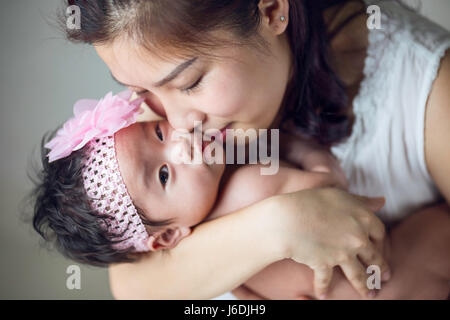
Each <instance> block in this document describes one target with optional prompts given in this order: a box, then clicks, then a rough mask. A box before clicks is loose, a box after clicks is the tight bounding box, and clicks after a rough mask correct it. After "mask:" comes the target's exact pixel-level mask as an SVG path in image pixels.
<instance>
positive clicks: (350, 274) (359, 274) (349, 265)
mask: <svg viewBox="0 0 450 320" xmlns="http://www.w3.org/2000/svg"><path fill="white" fill-rule="evenodd" d="M341 269H342V271H343V272H344V274H345V276H346V277H347V279H348V281H350V283H351V285H352V286H353V288H355V290H356V291H357V292H358V293H359V294H360V295H361V296H362V297H364V298H372V296H369V293H370V291H369V289H368V288H367V274H366V269H365V268H364V266H363V265H362V264H361V263H360V262H359V261H358V259H357V258H356V257H355V259H350V260H349V261H348V262H346V263H345V264H342V265H341Z"/></svg>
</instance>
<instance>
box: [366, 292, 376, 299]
mask: <svg viewBox="0 0 450 320" xmlns="http://www.w3.org/2000/svg"><path fill="white" fill-rule="evenodd" d="M376 295H377V294H376V292H375V291H370V292H369V294H368V297H369V298H371V299H372V298H375V296H376Z"/></svg>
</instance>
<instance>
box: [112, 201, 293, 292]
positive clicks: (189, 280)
mask: <svg viewBox="0 0 450 320" xmlns="http://www.w3.org/2000/svg"><path fill="white" fill-rule="evenodd" d="M273 208H274V207H273V203H272V202H271V200H270V198H269V199H266V200H263V201H261V202H259V203H256V204H254V205H252V206H249V207H246V208H244V209H241V210H239V211H237V212H235V213H232V214H229V215H226V216H223V217H220V218H218V219H215V220H210V221H208V222H205V223H203V224H201V225H199V226H197V227H196V228H195V229H194V230H193V232H192V233H191V235H190V236H189V237H187V238H185V239H183V240H182V241H181V242H180V243H179V244H178V246H177V247H175V248H173V249H171V250H170V251H166V252H162V251H156V252H152V253H150V254H146V255H145V256H143V258H142V259H141V260H139V261H138V262H134V263H123V264H117V265H113V266H111V267H110V284H111V290H112V292H113V295H114V297H115V298H118V299H210V298H212V297H215V296H218V295H220V294H223V293H225V292H227V291H230V290H232V289H234V288H236V287H237V286H239V285H240V284H242V283H243V282H245V281H246V280H247V279H248V278H250V277H251V276H252V275H254V274H256V273H257V272H258V271H260V270H262V269H263V268H264V267H266V266H267V265H269V264H271V263H273V262H275V261H278V260H281V259H284V258H286V255H287V249H286V248H284V245H283V243H284V241H282V239H279V238H277V237H278V235H279V234H280V232H279V230H275V228H278V227H277V225H278V226H279V224H278V223H273V217H274V212H275V210H273Z"/></svg>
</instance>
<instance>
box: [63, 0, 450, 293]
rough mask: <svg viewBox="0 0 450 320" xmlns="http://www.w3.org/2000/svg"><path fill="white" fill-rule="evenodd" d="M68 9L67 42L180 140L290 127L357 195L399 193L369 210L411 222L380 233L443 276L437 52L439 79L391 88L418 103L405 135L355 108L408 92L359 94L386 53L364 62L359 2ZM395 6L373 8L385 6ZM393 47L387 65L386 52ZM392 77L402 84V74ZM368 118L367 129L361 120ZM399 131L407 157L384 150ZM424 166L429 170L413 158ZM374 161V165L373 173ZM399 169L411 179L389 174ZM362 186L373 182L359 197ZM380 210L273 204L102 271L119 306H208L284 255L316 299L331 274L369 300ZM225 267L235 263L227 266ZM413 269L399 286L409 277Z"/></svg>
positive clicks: (444, 175) (333, 203) (448, 176)
mask: <svg viewBox="0 0 450 320" xmlns="http://www.w3.org/2000/svg"><path fill="white" fill-rule="evenodd" d="M69 2H70V4H76V5H78V6H79V7H80V8H81V29H80V30H68V31H67V32H68V36H69V38H70V39H72V40H75V41H81V42H85V43H91V44H93V45H94V47H95V49H96V50H97V53H98V54H99V56H100V57H101V58H102V59H103V60H104V61H105V63H106V64H107V65H108V67H109V69H110V71H111V73H112V75H113V77H114V78H115V79H116V80H117V81H118V82H120V83H122V84H124V85H126V86H128V87H129V88H131V89H133V90H134V91H136V92H137V93H138V94H139V95H141V96H142V97H145V98H146V102H147V104H148V105H149V106H150V108H151V109H152V110H153V111H155V112H156V113H157V114H158V115H160V116H162V117H166V118H167V119H168V120H169V122H170V123H171V125H172V126H173V127H175V128H184V129H188V130H192V129H193V125H194V122H195V121H202V128H203V130H204V131H205V130H207V129H209V128H219V129H225V128H232V129H238V128H242V129H248V128H255V129H259V128H269V127H275V128H276V127H282V128H287V129H288V130H290V131H293V130H295V131H298V133H299V134H300V135H301V136H302V137H306V138H308V139H310V140H311V141H314V142H316V143H319V144H321V145H323V146H325V147H331V146H332V147H333V148H332V150H333V152H334V153H335V155H336V156H337V157H338V159H339V160H340V162H341V165H342V166H343V168H344V171H345V173H346V174H347V176H349V179H350V183H351V189H352V190H354V191H356V192H357V193H365V194H367V195H372V196H373V195H384V193H385V192H386V190H385V189H383V188H381V187H384V188H386V184H387V186H388V187H389V186H390V183H391V182H392V183H395V188H392V189H389V194H388V196H389V197H388V200H389V201H388V202H387V203H386V207H387V208H388V210H386V211H384V212H381V213H380V214H381V215H382V217H384V218H385V219H384V220H385V221H386V222H391V221H392V222H395V221H398V220H399V219H400V217H401V218H403V217H406V216H410V215H411V217H412V218H410V219H408V218H407V219H405V220H404V221H402V223H401V224H400V225H399V227H398V228H397V229H393V230H392V238H393V239H397V238H398V235H399V234H401V235H402V237H401V240H402V241H403V242H402V243H403V244H405V243H408V240H411V239H410V238H409V237H413V236H414V235H421V236H422V237H423V239H424V241H423V242H421V243H419V244H420V245H419V244H418V245H417V246H416V247H413V249H414V250H415V255H414V257H421V258H423V257H424V256H425V253H428V254H430V253H432V254H433V255H432V256H433V257H438V259H437V260H438V261H435V263H434V264H433V265H432V266H431V267H430V268H431V269H433V272H434V273H433V275H436V274H437V275H439V279H440V280H441V279H448V278H449V275H448V271H449V270H450V267H449V261H450V259H449V257H448V254H449V253H448V252H447V251H448V250H444V249H443V248H442V246H436V245H434V244H436V241H440V242H442V243H444V244H445V243H449V241H450V240H449V235H450V232H449V224H450V222H449V217H448V213H449V209H448V206H447V205H444V206H440V207H437V206H436V207H433V208H431V209H430V208H428V209H426V210H421V208H422V207H423V206H424V205H425V204H429V203H432V202H435V201H437V200H438V199H439V196H442V197H444V198H445V199H446V200H447V202H450V184H449V181H450V170H449V168H448V165H447V166H446V165H445V163H449V162H450V146H449V145H448V144H447V145H445V143H444V142H445V140H443V138H442V137H448V136H449V134H450V128H449V126H448V118H449V116H450V110H449V108H448V101H449V99H450V96H449V93H448V92H447V91H449V90H445V89H446V88H448V81H450V66H449V65H450V62H449V60H450V57H449V54H447V55H446V56H445V57H444V58H443V59H442V63H441V68H440V71H439V74H437V75H436V72H437V68H435V69H436V70H434V71H435V72H434V73H433V72H431V73H430V74H419V76H420V77H422V78H418V79H416V80H417V81H416V82H414V81H412V80H411V81H410V84H409V87H405V86H403V88H406V89H408V88H409V91H411V98H412V102H413V103H415V105H413V106H414V108H416V109H417V110H419V109H420V108H423V110H424V109H425V105H426V106H427V108H426V118H425V120H424V122H425V121H426V122H425V123H420V121H419V120H420V116H419V118H418V119H416V118H414V121H413V123H414V125H415V126H411V127H403V126H402V124H405V122H398V119H397V117H399V114H398V112H400V111H398V110H400V109H395V110H397V111H398V112H397V111H396V112H397V113H392V114H390V113H389V112H383V113H382V114H383V115H384V117H385V118H380V116H379V114H378V116H376V113H374V112H373V110H368V111H367V112H370V113H367V112H364V110H361V108H356V106H358V105H366V104H367V101H364V99H368V100H369V101H371V102H372V104H373V105H374V106H375V107H379V105H380V102H379V101H378V104H377V103H376V102H374V101H372V100H373V99H372V98H373V97H370V96H369V93H370V90H375V91H376V94H379V93H380V92H385V91H386V90H388V92H390V93H391V94H392V95H391V96H389V97H390V98H393V99H396V101H401V100H402V99H403V98H404V93H402V92H401V91H400V92H399V91H398V90H397V91H396V90H394V89H393V88H380V87H378V88H371V87H367V84H366V87H364V81H366V83H367V81H368V80H371V79H374V78H375V76H374V74H370V72H368V71H373V69H376V68H381V67H380V66H376V62H377V59H378V58H379V57H378V54H381V53H383V52H382V51H381V53H380V52H378V53H377V54H374V47H377V46H375V45H374V44H373V43H376V42H374V41H372V44H370V43H368V42H370V41H369V40H370V39H371V37H372V38H374V36H373V34H374V33H373V32H375V31H371V32H369V31H368V30H367V28H366V19H367V17H366V16H365V15H364V14H362V13H364V12H365V6H364V5H362V4H361V3H360V2H359V1H351V2H350V1H313V0H303V1H288V0H278V1H277V0H271V1H270V0H258V1H257V0H254V1H231V0H230V1H201V2H193V1H187V0H186V1H182V0H178V1H170V7H169V6H168V5H167V3H166V2H164V1H137V0H135V1H131V0H130V1H125V0H122V1H120V0H117V1H86V0H84V1H69ZM331 3H333V4H334V5H333V6H332V5H331ZM336 3H338V4H336ZM380 5H381V3H380ZM392 5H394V4H392V3H387V4H383V6H382V10H384V9H385V8H386V9H387V10H388V9H389V8H391V6H392ZM403 10H405V9H403ZM388 11H389V10H388ZM392 12H393V13H395V12H398V10H397V9H392ZM405 21H406V20H405ZM384 22H385V23H386V24H387V23H388V22H389V21H386V19H385V20H384ZM410 24H411V23H410V22H409V24H408V22H407V21H406V22H404V25H407V26H409V25H410ZM394 26H395V24H394ZM426 28H428V26H426ZM429 30H431V31H430V34H431V35H432V36H434V38H435V39H436V43H433V44H432V45H430V46H433V45H434V47H432V48H431V49H433V50H434V49H439V52H437V53H436V52H435V53H433V56H432V57H433V59H434V60H433V61H438V62H439V61H440V57H441V55H443V53H444V52H445V49H446V48H447V47H448V46H450V40H448V35H447V34H445V33H442V32H441V31H439V30H438V29H436V30H435V29H433V28H431V27H429ZM420 32H421V30H419V31H418V33H420ZM440 33H442V34H443V35H444V36H442V37H440ZM368 34H369V35H368ZM410 34H411V35H413V34H415V33H414V32H412V31H411V32H410ZM370 35H372V36H370ZM328 37H329V39H328ZM372 40H373V39H372ZM397 41H398V39H397ZM411 41H414V38H413V37H411ZM417 42H418V43H420V42H419V40H417ZM441 44H442V45H441ZM444 45H445V46H446V47H444ZM370 46H372V49H371V51H370V50H369V49H370ZM414 48H415V47H414ZM391 50H394V51H393V53H391V56H392V55H393V54H394V53H398V52H397V51H395V50H396V49H391ZM420 50H422V49H416V51H414V50H412V51H411V52H410V56H409V58H410V59H418V58H417V56H418V55H419V53H418V51H420ZM422 51H423V50H422ZM422 51H421V52H422ZM366 54H367V55H368V56H367V59H366ZM422 60H423V59H422ZM422 60H420V61H419V62H421V61H422ZM409 62H411V61H409ZM411 64H412V62H411ZM434 65H436V67H437V66H439V64H438V63H437V64H436V63H434ZM369 66H370V67H371V68H370V69H372V70H370V69H369ZM374 66H376V67H374ZM382 68H384V70H386V69H388V68H389V67H387V66H386V65H384V66H382ZM388 70H390V69H388ZM363 71H364V72H363ZM392 71H393V72H394V71H395V72H397V73H398V74H397V77H398V79H399V80H403V73H402V72H404V70H401V69H398V68H397V69H392ZM408 76H409V74H408ZM434 78H436V80H435V81H434V84H433V87H432V88H431V85H430V86H427V82H426V81H425V80H430V79H434ZM423 79H425V80H424V81H422V80H423ZM378 82H379V83H380V82H381V83H382V82H383V79H381V80H379V81H378ZM369 83H370V81H369ZM422 86H424V89H422ZM415 87H417V88H415ZM416 89H421V90H426V91H427V92H426V97H428V93H430V94H429V99H428V100H425V101H414V94H412V93H414V92H415V91H414V90H416ZM409 91H408V93H409ZM402 94H403V95H402ZM422 96H423V95H422ZM358 99H359V100H358ZM371 99H372V100H371ZM357 102H358V103H357ZM383 103H384V104H386V105H389V104H390V103H392V101H383ZM402 107H403V105H402ZM402 110H403V109H402ZM413 110H415V109H413ZM417 110H416V113H418V112H419V111H417ZM383 111H384V110H383ZM416 113H414V112H411V114H414V115H415V114H416ZM400 117H401V115H400ZM367 119H373V121H372V123H370V122H367ZM375 119H376V121H378V122H375ZM380 119H382V120H380ZM444 119H447V121H446V120H444ZM394 120H396V121H397V122H396V121H394ZM422 120H423V118H422ZM382 124H388V125H387V126H386V130H385V131H387V132H390V133H393V134H392V137H393V139H392V140H389V139H388V138H389V137H391V136H388V137H386V136H382V135H381V133H380V134H378V133H377V134H374V133H373V132H369V131H368V130H367V126H369V127H370V128H380V127H381V125H382ZM421 125H422V127H421ZM423 125H425V126H426V128H427V131H426V134H425V137H423V136H422V138H423V139H422V142H423V141H425V146H424V149H425V155H423V154H421V153H420V150H421V149H420V132H421V129H420V128H423ZM355 129H356V130H355ZM352 130H353V133H352ZM407 130H413V131H412V132H414V137H416V135H417V136H418V137H419V147H418V148H417V149H416V150H414V152H412V151H411V150H409V148H411V147H410V145H411V142H410V141H408V140H407V139H405V140H404V141H403V142H404V143H403V144H402V145H396V143H397V142H398V141H399V140H398V139H397V140H396V139H394V138H395V137H404V136H405V133H406V132H408V131H407ZM372 131H373V130H372ZM355 132H356V133H355ZM367 137H370V138H371V140H368V139H367ZM359 138H361V139H362V140H361V139H359ZM383 139H384V140H383ZM385 139H388V140H385ZM386 141H387V142H388V143H386ZM400 141H402V140H400ZM389 142H391V143H392V145H391V146H390V145H389ZM414 142H416V141H415V140H414ZM422 146H423V145H422ZM413 147H417V146H416V145H414V144H413ZM375 148H377V149H375ZM378 148H381V149H379V150H378ZM417 150H419V151H418V152H417ZM390 151H392V152H397V151H400V152H401V151H403V152H404V154H400V156H398V155H396V156H397V158H396V159H399V160H398V161H399V162H397V163H391V164H389V163H386V162H385V159H386V158H384V157H383V156H384V155H386V154H387V153H389V152H390ZM411 154H412V156H411ZM377 155H381V158H379V159H378V158H377ZM407 156H410V157H409V158H408V157H407ZM387 158H389V157H387ZM424 159H426V165H427V167H428V170H429V175H427V174H428V172H427V170H426V168H425V169H424V165H423V161H422V162H421V160H424ZM383 161H384V162H383ZM374 164H376V165H377V166H376V167H375V168H373V167H371V165H374ZM399 168H402V169H404V168H407V169H409V171H408V170H406V171H405V172H404V174H401V170H402V169H399ZM373 170H379V171H380V172H376V171H373ZM375 173H377V174H375ZM371 174H372V176H371ZM417 175H419V178H420V180H417V179H418V178H417ZM420 175H422V176H420ZM429 176H431V177H432V179H433V180H432V182H433V183H431V182H430V181H429V180H431V178H430V177H429ZM384 177H386V181H383V180H384ZM394 178H395V179H394ZM402 179H403V180H402ZM408 179H412V181H415V182H416V186H415V185H408V188H414V193H413V194H414V198H413V197H411V195H410V194H409V195H405V193H404V192H403V191H404V189H405V185H406V184H407V183H410V180H408ZM383 182H385V183H383ZM372 184H373V185H375V186H378V188H377V187H375V188H373V189H371V188H370V186H371V185H372ZM398 185H400V186H401V188H399V187H398ZM358 189H361V190H358ZM380 193H382V194H380ZM382 205H383V203H382V202H381V203H380V202H379V201H377V200H376V199H369V198H366V197H358V196H356V195H351V194H348V193H345V192H343V191H339V190H335V189H317V190H307V191H300V192H297V193H293V194H289V195H282V196H276V197H273V198H269V199H266V200H264V201H262V202H260V203H257V204H255V205H252V206H250V207H247V208H245V209H243V210H239V211H238V212H235V213H233V214H230V215H227V216H225V217H223V218H219V219H216V220H213V221H210V222H207V223H204V224H202V225H200V226H198V227H197V228H196V229H195V231H194V232H193V233H192V235H191V236H190V237H188V238H186V239H185V240H184V241H183V242H181V243H180V244H179V246H178V247H176V248H174V249H172V250H171V251H170V252H166V253H157V254H153V253H152V254H151V255H148V256H146V257H144V258H143V259H142V260H141V261H140V262H138V263H134V264H127V263H124V264H119V265H116V266H112V267H111V268H110V280H111V288H112V291H113V294H114V295H115V296H116V297H118V298H149V299H161V298H169V299H174V298H175V299H176V298H193V299H197V298H211V297H214V296H217V295H218V294H221V293H223V292H226V291H229V290H232V289H235V288H236V287H238V286H239V285H240V284H241V283H243V282H244V281H245V280H246V279H248V278H249V277H250V276H252V275H254V274H255V273H257V272H258V271H260V270H261V269H262V268H264V267H265V266H267V265H269V264H270V263H272V262H275V261H278V260H281V259H284V258H292V259H294V260H295V261H297V262H300V263H303V264H306V265H308V266H309V267H310V268H311V269H313V270H314V286H315V289H316V293H317V295H318V296H323V295H324V294H325V293H326V292H327V288H328V286H329V284H330V281H331V279H332V275H333V273H332V270H333V267H334V266H337V265H339V266H340V267H341V269H342V270H343V272H344V274H345V276H346V277H347V278H348V279H349V281H350V283H351V285H353V287H354V288H355V289H356V290H357V291H358V292H359V293H360V294H361V295H363V296H367V295H368V289H367V287H366V284H365V283H366V272H365V271H366V269H365V265H371V264H375V265H379V266H382V272H383V273H384V274H385V278H386V279H387V278H389V270H388V268H387V267H385V266H386V263H385V261H384V258H383V240H384V227H383V225H382V224H381V223H380V221H379V219H377V218H376V217H375V216H374V215H373V214H372V212H373V211H378V210H379V209H380V208H381V207H382ZM407 210H409V212H406V211H407ZM413 213H415V214H414V215H413V216H412V214H413ZM312 218H314V219H312ZM413 218H414V219H413ZM306 221H308V223H305V222H306ZM425 223H426V224H425ZM430 224H431V226H430ZM425 225H426V226H427V227H426V228H425V227H423V226H425ZM394 232H397V233H394ZM212 235H214V236H212ZM268 235H270V236H268ZM342 235H347V236H346V237H343V236H342ZM256 244H257V245H256ZM392 249H393V250H398V249H399V245H398V244H397V243H393V248H392ZM403 249H404V248H403ZM393 253H394V251H393ZM205 257H206V258H205ZM359 259H361V260H362V262H361V261H360V260H359ZM232 260H233V261H239V263H234V264H233V265H228V264H227V263H228V262H229V261H232ZM394 260H395V259H394ZM394 260H392V261H393V262H395V261H397V260H395V261H394ZM409 261H410V262H412V261H414V260H409ZM427 267H428V266H427ZM394 271H395V270H394ZM418 272H421V271H418ZM412 275H413V276H412V277H410V278H409V279H413V280H414V276H415V274H414V273H412ZM403 280H404V281H408V278H406V279H403ZM152 288H157V290H152ZM417 288H420V287H417ZM400 289H401V288H399V287H396V288H394V289H393V290H392V291H391V293H390V294H391V296H392V297H401V296H402V295H404V294H405V292H404V291H403V292H401V290H400ZM408 289H409V288H408ZM395 290H397V291H395ZM447 290H448V289H447ZM382 292H383V290H382ZM393 292H397V293H393ZM235 293H236V294H237V295H240V296H241V297H245V295H246V294H248V292H247V291H246V288H243V287H240V288H238V289H237V290H235ZM406 293H407V292H406ZM447 294H448V291H447ZM439 297H441V296H439Z"/></svg>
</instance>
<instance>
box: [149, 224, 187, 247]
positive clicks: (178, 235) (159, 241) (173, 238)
mask: <svg viewBox="0 0 450 320" xmlns="http://www.w3.org/2000/svg"><path fill="white" fill-rule="evenodd" d="M191 231H192V230H191V228H189V227H173V228H168V229H165V230H163V231H158V232H157V233H155V234H153V235H151V236H150V238H149V240H148V242H147V245H148V247H149V248H150V250H152V251H156V250H159V249H171V248H173V247H175V246H176V245H177V244H178V242H180V241H181V240H182V239H183V238H185V237H187V236H188V235H189V234H190V233H191Z"/></svg>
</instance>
